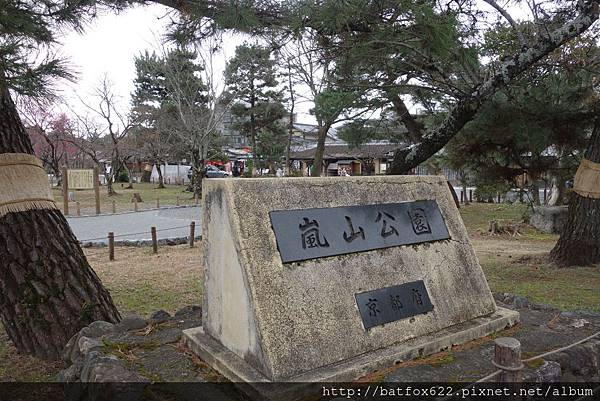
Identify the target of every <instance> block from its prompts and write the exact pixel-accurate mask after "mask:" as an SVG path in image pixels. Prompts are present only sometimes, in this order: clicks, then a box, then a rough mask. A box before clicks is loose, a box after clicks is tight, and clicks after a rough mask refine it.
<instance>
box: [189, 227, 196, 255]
mask: <svg viewBox="0 0 600 401" xmlns="http://www.w3.org/2000/svg"><path fill="white" fill-rule="evenodd" d="M195 232H196V222H195V221H192V222H191V223H190V248H193V247H194V237H195V236H196V234H195Z"/></svg>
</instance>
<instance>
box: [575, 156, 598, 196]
mask: <svg viewBox="0 0 600 401" xmlns="http://www.w3.org/2000/svg"><path fill="white" fill-rule="evenodd" d="M573 191H575V192H577V193H578V194H579V195H581V196H584V197H586V198H596V199H599V198H600V163H594V162H593V161H591V160H588V159H582V160H581V163H580V164H579V168H578V169H577V173H576V174H575V182H574V184H573Z"/></svg>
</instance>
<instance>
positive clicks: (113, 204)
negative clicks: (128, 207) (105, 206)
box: [112, 199, 117, 214]
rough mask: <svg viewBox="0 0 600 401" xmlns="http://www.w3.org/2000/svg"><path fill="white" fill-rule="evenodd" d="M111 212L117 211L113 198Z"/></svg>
mask: <svg viewBox="0 0 600 401" xmlns="http://www.w3.org/2000/svg"><path fill="white" fill-rule="evenodd" d="M112 212H113V214H115V213H117V202H115V200H114V199H113V201H112Z"/></svg>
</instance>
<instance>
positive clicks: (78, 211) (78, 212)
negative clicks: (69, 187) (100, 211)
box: [75, 201, 81, 216]
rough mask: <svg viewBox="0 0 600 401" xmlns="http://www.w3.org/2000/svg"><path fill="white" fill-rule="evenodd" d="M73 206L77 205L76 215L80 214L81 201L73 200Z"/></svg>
mask: <svg viewBox="0 0 600 401" xmlns="http://www.w3.org/2000/svg"><path fill="white" fill-rule="evenodd" d="M75 206H77V216H81V203H79V201H77V202H75Z"/></svg>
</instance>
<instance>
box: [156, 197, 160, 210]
mask: <svg viewBox="0 0 600 401" xmlns="http://www.w3.org/2000/svg"><path fill="white" fill-rule="evenodd" d="M156 208H157V209H160V198H159V197H157V198H156Z"/></svg>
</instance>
